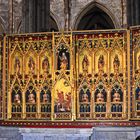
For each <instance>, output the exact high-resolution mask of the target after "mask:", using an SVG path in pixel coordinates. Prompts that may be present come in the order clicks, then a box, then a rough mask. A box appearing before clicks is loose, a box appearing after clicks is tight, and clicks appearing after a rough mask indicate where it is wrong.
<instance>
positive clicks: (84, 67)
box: [82, 55, 89, 72]
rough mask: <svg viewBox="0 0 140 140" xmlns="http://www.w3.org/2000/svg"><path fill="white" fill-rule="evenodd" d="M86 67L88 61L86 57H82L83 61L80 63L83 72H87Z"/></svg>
mask: <svg viewBox="0 0 140 140" xmlns="http://www.w3.org/2000/svg"><path fill="white" fill-rule="evenodd" d="M88 66H89V61H88V57H87V55H84V58H83V61H82V68H83V71H84V72H88Z"/></svg>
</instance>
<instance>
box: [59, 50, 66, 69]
mask: <svg viewBox="0 0 140 140" xmlns="http://www.w3.org/2000/svg"><path fill="white" fill-rule="evenodd" d="M59 58H60V68H61V70H66V69H67V66H68V59H67V57H66V54H65V53H64V52H63V53H62V56H61V57H60V56H59Z"/></svg>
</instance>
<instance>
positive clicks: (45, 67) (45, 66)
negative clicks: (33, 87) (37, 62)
mask: <svg viewBox="0 0 140 140" xmlns="http://www.w3.org/2000/svg"><path fill="white" fill-rule="evenodd" d="M42 69H43V70H44V72H45V73H47V72H48V71H49V60H48V58H47V57H45V58H44V60H43V62H42Z"/></svg>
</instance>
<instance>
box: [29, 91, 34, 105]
mask: <svg viewBox="0 0 140 140" xmlns="http://www.w3.org/2000/svg"><path fill="white" fill-rule="evenodd" d="M28 103H32V104H34V103H35V95H34V94H33V93H30V94H29V95H28Z"/></svg>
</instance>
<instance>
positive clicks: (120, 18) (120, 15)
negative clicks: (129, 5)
mask: <svg viewBox="0 0 140 140" xmlns="http://www.w3.org/2000/svg"><path fill="white" fill-rule="evenodd" d="M11 1H13V4H12V2H11ZM50 2H51V6H50V7H51V15H52V16H53V18H54V20H55V21H56V23H57V25H58V28H59V30H64V24H65V20H64V17H65V16H64V0H50ZM95 3H98V4H99V5H100V6H101V7H100V8H101V9H102V10H104V11H105V12H106V13H107V14H109V16H112V17H111V18H113V20H114V23H115V25H116V28H121V27H123V26H126V24H127V20H126V0H71V4H70V7H71V8H70V9H71V14H70V15H71V16H70V28H71V29H73V30H74V29H76V23H77V22H78V21H77V20H78V18H82V14H84V13H83V11H86V10H88V9H89V7H91V8H92V6H94V4H95ZM0 23H1V24H2V27H3V29H4V32H10V33H17V32H22V30H21V26H22V0H0Z"/></svg>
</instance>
